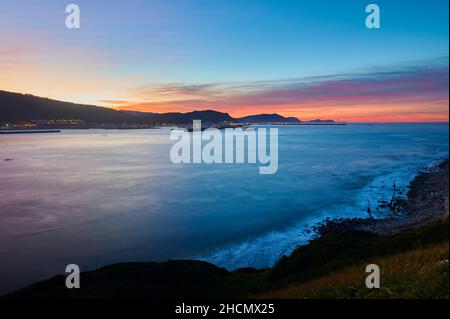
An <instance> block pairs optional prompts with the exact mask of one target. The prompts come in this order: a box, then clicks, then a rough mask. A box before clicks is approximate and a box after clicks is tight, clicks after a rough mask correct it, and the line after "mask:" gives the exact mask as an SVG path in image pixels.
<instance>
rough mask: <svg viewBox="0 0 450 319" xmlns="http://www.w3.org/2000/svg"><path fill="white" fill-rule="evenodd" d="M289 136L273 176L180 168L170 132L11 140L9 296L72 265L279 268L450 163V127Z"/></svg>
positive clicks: (1, 233) (361, 128)
mask: <svg viewBox="0 0 450 319" xmlns="http://www.w3.org/2000/svg"><path fill="white" fill-rule="evenodd" d="M275 127H276V128H278V135H279V136H278V162H279V163H278V170H277V172H276V174H272V175H262V174H259V169H258V168H259V166H260V164H258V163H255V164H249V163H244V164H175V163H173V162H172V161H171V159H170V150H171V147H172V146H173V144H174V142H173V141H170V139H169V135H170V132H171V131H170V129H169V128H161V129H143V130H98V129H91V130H77V129H68V130H62V131H61V132H60V133H43V134H17V135H0V293H7V292H10V291H13V290H15V289H18V288H21V287H24V286H26V285H28V284H30V283H33V282H35V281H39V280H43V279H46V278H49V277H51V276H54V275H56V274H64V271H65V268H66V265H68V264H77V265H79V267H80V268H81V270H82V271H84V270H92V269H96V268H99V267H102V266H105V265H108V264H111V263H120V262H139V261H165V260H168V259H200V260H205V261H208V262H211V263H213V264H216V265H218V266H220V267H224V268H226V269H229V270H233V269H237V268H241V267H255V268H265V267H270V266H273V265H274V264H275V263H276V262H277V260H279V258H280V257H282V256H283V255H288V254H290V253H291V252H292V251H293V250H294V249H295V248H296V247H298V246H299V245H302V244H305V243H307V242H308V240H310V239H311V238H312V236H313V233H312V232H311V229H312V227H313V226H314V225H315V224H317V223H318V222H320V221H323V220H324V219H326V218H339V217H366V216H368V213H367V211H368V208H369V207H370V209H371V211H372V212H375V215H376V217H378V218H382V217H383V215H384V214H385V212H384V211H383V210H382V209H381V210H379V211H377V207H378V205H379V204H380V203H381V202H382V201H389V200H390V199H391V198H392V196H393V194H394V190H395V191H396V193H397V196H406V194H407V190H408V184H409V183H410V181H411V180H412V179H413V178H414V176H416V175H417V173H418V172H421V171H424V170H430V169H432V167H433V166H434V165H435V164H436V163H438V162H439V161H441V160H442V159H444V158H446V157H448V148H449V140H448V136H449V126H448V123H395V124H389V123H387V124H363V123H360V124H348V125H342V126H327V125H323V126H322V125H321V126H319V125H316V126H294V125H292V126H275ZM255 129H258V127H255Z"/></svg>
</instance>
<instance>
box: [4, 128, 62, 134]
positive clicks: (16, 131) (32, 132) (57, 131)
mask: <svg viewBox="0 0 450 319" xmlns="http://www.w3.org/2000/svg"><path fill="white" fill-rule="evenodd" d="M40 133H61V130H59V129H54V130H0V134H3V135H5V134H40Z"/></svg>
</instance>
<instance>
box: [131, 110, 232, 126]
mask: <svg viewBox="0 0 450 319" xmlns="http://www.w3.org/2000/svg"><path fill="white" fill-rule="evenodd" d="M124 112H125V113H127V114H129V115H131V116H133V117H136V118H139V119H140V120H141V121H144V122H146V123H150V124H162V123H171V124H187V123H192V121H193V120H201V121H202V122H204V123H208V122H209V123H220V122H226V121H235V119H233V118H232V117H231V116H230V115H229V114H228V113H222V112H217V111H213V110H206V111H193V112H188V113H146V112H135V111H131V112H130V111H124Z"/></svg>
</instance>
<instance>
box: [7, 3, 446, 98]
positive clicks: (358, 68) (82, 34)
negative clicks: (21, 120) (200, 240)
mask: <svg viewBox="0 0 450 319" xmlns="http://www.w3.org/2000/svg"><path fill="white" fill-rule="evenodd" d="M71 2H72V3H76V4H78V5H79V7H80V9H81V29H79V30H69V29H66V28H65V26H64V21H65V16H66V14H65V12H64V8H65V6H66V5H67V4H68V3H69V2H67V1H57V0H40V1H38V0H28V1H24V0H16V1H12V0H11V1H10V0H2V1H1V3H0V13H1V19H0V40H1V43H2V46H1V47H0V63H1V61H3V64H4V65H5V64H6V62H5V61H12V60H13V61H15V62H16V63H17V64H19V63H22V64H24V65H26V67H28V71H29V72H28V73H27V72H25V71H24V70H23V69H22V72H23V73H21V74H29V78H30V83H26V82H24V83H20V81H19V80H16V81H13V83H12V84H11V83H9V84H8V81H7V80H6V79H5V78H2V77H1V76H0V85H1V86H2V87H4V88H5V86H6V88H5V89H11V90H16V91H31V92H32V93H35V94H39V93H40V92H42V93H41V94H45V95H50V96H52V97H55V98H66V99H72V100H76V101H80V102H95V101H94V96H95V95H96V94H97V95H98V97H97V100H106V99H111V100H117V99H120V98H122V99H126V100H130V99H132V98H137V97H131V96H127V93H126V92H125V91H124V90H133V89H136V88H142V87H145V86H149V85H161V84H174V83H175V84H180V83H181V84H207V83H217V82H220V83H223V82H227V83H249V82H255V81H269V80H272V81H275V80H285V79H298V78H304V77H310V76H330V75H336V74H343V73H353V72H373V71H374V70H379V69H383V68H394V67H397V66H403V65H405V64H407V65H413V64H414V63H419V64H420V63H422V61H430V60H433V61H435V60H436V59H440V61H441V64H442V61H443V60H445V59H447V60H448V22H449V21H448V1H444V0H431V1H417V0H415V1H411V0H410V1H407V0H395V1H393V0H378V1H375V0H374V1H360V0H342V1H331V0H328V1H325V0H315V1H301V0H296V1H295V0H290V1H287V0H265V1H262V0H260V1H257V0H250V1H236V0H227V1H225V0H209V1H206V0H184V1H182V0H176V1H175V0H165V1H162V0H157V1H154V0H151V1H148V0H147V1H137V0H130V1H126V2H124V1H104V0H102V1H92V0H89V1H87V0H79V1H76V0H74V1H71ZM369 3H376V4H378V5H379V7H380V9H381V29H377V30H374V29H372V30H369V29H367V28H366V27H365V18H366V15H367V13H366V12H365V7H366V5H367V4H369ZM443 64H444V66H447V67H448V63H445V62H444V63H443ZM0 67H1V64H0ZM44 67H45V68H44ZM9 68H10V69H11V63H10V65H9ZM43 70H46V71H45V72H46V73H45V74H44V75H43V76H41V78H42V83H41V84H42V85H41V86H39V85H37V84H36V83H31V82H32V81H33V80H34V79H36V78H39V74H40V73H43V72H44V71H43ZM94 71H95V74H94ZM5 72H6V71H5ZM5 72H4V74H6V73H5ZM9 72H12V71H11V70H10V71H9ZM64 72H65V73H69V74H71V76H72V78H73V79H77V80H79V81H82V80H83V79H86V82H89V81H92V82H93V83H101V85H98V90H97V93H95V92H93V91H92V92H91V91H90V90H87V89H86V90H84V91H83V89H82V85H80V86H81V87H80V88H77V85H74V83H73V82H70V81H69V82H67V85H66V86H72V87H73V88H74V90H73V92H72V93H68V92H63V90H62V88H59V87H58V88H57V85H56V84H57V83H61V81H62V79H63V77H64V74H63V73H64ZM11 74H12V73H11ZM15 74H19V73H15ZM9 75H10V74H9ZM9 75H8V77H9V78H11V77H10V76H9ZM5 76H6V75H4V77H5ZM45 81H48V83H46V82H45ZM34 82H36V81H34ZM44 84H45V85H46V87H44ZM89 86H90V87H92V86H93V84H89ZM50 87H53V91H54V92H55V93H53V94H52V93H51V92H52V91H51V90H50V89H46V88H50ZM0 88H1V87H0ZM127 92H129V91H127ZM129 95H132V94H129Z"/></svg>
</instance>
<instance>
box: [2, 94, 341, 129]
mask: <svg viewBox="0 0 450 319" xmlns="http://www.w3.org/2000/svg"><path fill="white" fill-rule="evenodd" d="M36 120H44V121H45V120H81V121H83V122H85V123H86V124H87V125H88V126H89V125H90V124H113V125H116V126H117V125H122V124H126V125H150V126H152V125H161V124H174V125H180V124H192V121H193V120H201V121H202V122H204V123H220V122H226V121H230V122H233V121H238V122H240V123H249V124H258V123H260V124H262V123H288V124H295V123H302V121H300V120H299V119H298V118H295V117H284V116H281V115H279V114H275V113H274V114H257V115H249V116H245V117H242V118H238V119H234V118H232V117H231V116H230V115H229V114H228V113H222V112H218V111H213V110H206V111H193V112H187V113H174V112H172V113H147V112H137V111H116V110H113V109H110V108H106V107H99V106H95V105H84V104H76V103H70V102H62V101H57V100H52V99H48V98H42V97H37V96H34V95H29V94H20V93H12V92H6V91H1V90H0V123H8V122H12V123H14V122H20V121H36ZM305 123H334V121H333V120H320V119H316V120H312V121H308V122H305Z"/></svg>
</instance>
